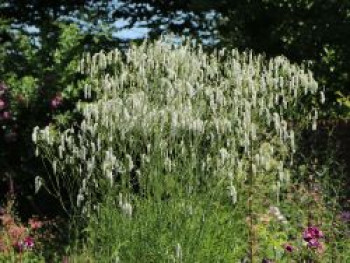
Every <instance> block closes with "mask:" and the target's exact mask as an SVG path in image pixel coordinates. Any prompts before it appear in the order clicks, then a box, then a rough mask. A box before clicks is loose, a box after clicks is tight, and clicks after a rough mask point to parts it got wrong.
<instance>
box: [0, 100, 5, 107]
mask: <svg viewBox="0 0 350 263" xmlns="http://www.w3.org/2000/svg"><path fill="white" fill-rule="evenodd" d="M5 107H6V103H5V101H4V100H2V99H0V110H3V109H5Z"/></svg>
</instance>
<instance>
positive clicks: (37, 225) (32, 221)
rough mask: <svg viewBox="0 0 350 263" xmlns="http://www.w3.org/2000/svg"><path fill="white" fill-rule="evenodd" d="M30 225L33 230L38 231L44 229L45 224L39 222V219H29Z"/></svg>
mask: <svg viewBox="0 0 350 263" xmlns="http://www.w3.org/2000/svg"><path fill="white" fill-rule="evenodd" d="M28 223H29V225H30V228H31V229H32V230H37V229H39V228H41V227H42V225H43V222H41V221H39V220H37V219H32V218H31V219H29V222H28Z"/></svg>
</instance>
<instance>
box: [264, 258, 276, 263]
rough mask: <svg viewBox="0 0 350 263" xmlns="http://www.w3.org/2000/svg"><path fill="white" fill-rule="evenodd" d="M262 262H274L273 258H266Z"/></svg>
mask: <svg viewBox="0 0 350 263" xmlns="http://www.w3.org/2000/svg"><path fill="white" fill-rule="evenodd" d="M261 263H273V261H272V260H270V259H267V258H264V259H263V260H262V262H261Z"/></svg>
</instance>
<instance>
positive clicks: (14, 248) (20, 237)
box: [0, 202, 43, 259]
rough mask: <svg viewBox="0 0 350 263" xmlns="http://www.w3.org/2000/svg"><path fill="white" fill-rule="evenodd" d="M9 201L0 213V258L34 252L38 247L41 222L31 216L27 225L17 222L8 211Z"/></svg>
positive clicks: (9, 208) (9, 207)
mask: <svg viewBox="0 0 350 263" xmlns="http://www.w3.org/2000/svg"><path fill="white" fill-rule="evenodd" d="M11 206H12V205H11V202H9V205H8V207H7V209H2V210H1V214H0V259H10V258H13V257H15V258H16V255H18V256H19V257H20V258H22V257H23V256H24V254H28V253H29V254H30V253H34V252H35V250H36V249H37V248H39V247H40V241H39V239H40V237H41V234H40V229H41V227H42V226H43V222H42V221H40V220H38V219H36V218H32V219H29V223H28V225H27V226H25V225H23V224H21V223H18V222H17V221H16V219H15V217H14V216H13V215H12V214H11V213H10V211H11Z"/></svg>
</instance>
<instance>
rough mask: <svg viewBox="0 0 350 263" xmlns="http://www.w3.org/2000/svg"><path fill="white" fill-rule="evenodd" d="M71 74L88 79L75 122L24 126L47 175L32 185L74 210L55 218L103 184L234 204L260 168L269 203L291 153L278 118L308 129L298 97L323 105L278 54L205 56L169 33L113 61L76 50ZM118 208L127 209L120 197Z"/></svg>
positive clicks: (93, 201)
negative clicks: (205, 195) (219, 189)
mask: <svg viewBox="0 0 350 263" xmlns="http://www.w3.org/2000/svg"><path fill="white" fill-rule="evenodd" d="M78 70H79V71H80V72H81V73H83V74H86V75H87V76H89V80H88V81H86V82H85V84H84V85H85V88H84V95H85V98H87V99H91V98H92V96H94V99H93V100H92V102H90V103H79V104H78V106H77V108H78V110H79V111H81V112H82V114H83V120H82V122H81V123H80V125H75V126H74V127H71V128H70V129H67V130H65V131H58V130H57V129H56V128H55V127H54V126H53V125H51V126H47V127H45V128H44V129H39V128H38V127H36V128H35V129H34V131H33V141H34V143H36V145H37V152H38V154H41V156H42V157H43V158H44V159H45V160H47V161H48V162H49V163H51V164H52V175H51V177H50V178H51V179H50V178H48V179H47V180H49V181H47V182H45V181H44V180H38V181H40V182H43V185H44V186H45V187H48V186H50V185H51V186H53V187H51V188H50V189H49V190H50V191H51V192H53V194H54V195H56V196H60V200H61V201H62V200H63V201H62V205H64V206H67V205H69V206H72V207H73V208H74V209H68V208H67V209H66V210H67V211H72V210H73V211H77V212H78V213H80V214H85V215H86V214H88V213H89V212H90V211H91V209H95V208H96V205H97V202H98V200H101V198H103V196H105V194H106V193H107V192H108V191H106V190H107V189H117V190H118V191H121V192H122V194H123V195H124V194H126V196H128V193H130V192H131V193H139V194H142V195H148V196H152V197H153V198H157V199H161V198H162V197H163V196H164V195H169V194H170V195H171V194H175V193H179V192H186V193H187V194H189V193H195V192H196V191H201V190H203V189H206V188H208V189H210V188H211V187H212V186H214V185H216V184H218V183H219V182H220V184H221V182H223V184H224V186H223V187H224V188H223V189H228V190H229V191H224V192H225V193H226V194H227V192H228V199H229V200H230V202H231V203H232V204H236V203H237V202H239V200H240V197H239V196H238V192H239V189H238V185H241V182H243V181H246V180H248V179H247V178H250V177H256V178H257V177H258V174H263V173H266V174H272V175H273V176H274V177H275V178H277V180H276V181H274V182H272V184H271V188H272V191H274V192H275V193H276V195H275V196H276V197H277V199H278V198H279V193H280V189H281V187H283V185H286V184H288V182H289V180H290V169H289V166H290V165H291V164H292V162H293V154H294V153H295V152H296V149H297V148H296V145H295V136H296V134H295V131H294V130H293V129H292V128H291V127H290V125H289V124H288V123H289V122H290V121H293V120H306V122H307V124H309V125H310V126H312V128H314V129H315V128H316V120H317V118H318V112H317V110H316V109H315V108H313V106H312V104H308V105H311V106H310V107H307V106H306V105H304V104H303V101H306V100H307V99H308V98H309V97H313V98H316V99H320V98H323V94H322V92H320V91H319V90H318V85H317V82H316V81H315V80H314V78H313V75H312V73H311V72H310V71H308V70H307V69H305V67H298V66H296V65H294V64H291V63H290V62H289V61H288V60H287V59H286V58H284V57H276V58H274V59H271V60H266V59H265V58H264V57H263V56H254V55H253V53H252V52H244V53H240V52H238V51H237V50H231V51H227V50H225V49H222V50H220V51H216V52H214V53H212V54H209V55H208V54H206V53H204V52H203V49H202V47H201V46H200V45H196V44H193V42H191V41H187V42H186V43H185V44H183V45H175V44H174V42H173V40H172V39H171V38H162V39H161V40H159V41H157V42H155V43H153V44H152V43H147V42H145V43H144V44H142V45H141V46H138V47H136V46H134V47H132V48H130V49H129V50H128V51H127V52H126V54H125V59H124V57H123V55H122V54H121V51H119V50H113V51H111V52H109V53H105V52H103V51H101V52H100V53H97V54H94V55H91V54H86V55H85V56H84V58H83V59H82V61H81V63H80V66H79V69H78ZM53 102H54V103H53V105H52V106H53V107H56V106H58V105H59V103H60V102H61V101H60V100H59V99H54V101H53ZM63 192H64V193H69V196H66V197H62V193H63ZM124 192H125V193H124ZM64 200H66V201H64ZM123 200H124V201H125V199H123ZM125 202H127V204H126V203H125V204H122V205H121V207H123V208H125V207H128V211H132V207H130V206H132V198H130V199H128V200H126V201H125ZM122 210H123V209H122ZM124 210H126V209H124ZM128 213H129V214H130V212H128ZM284 221H285V220H284Z"/></svg>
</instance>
